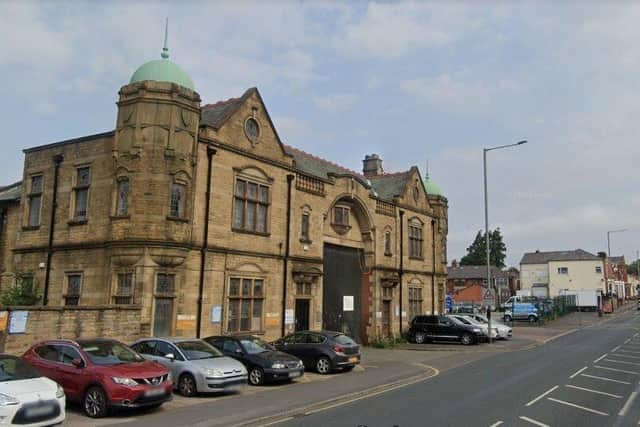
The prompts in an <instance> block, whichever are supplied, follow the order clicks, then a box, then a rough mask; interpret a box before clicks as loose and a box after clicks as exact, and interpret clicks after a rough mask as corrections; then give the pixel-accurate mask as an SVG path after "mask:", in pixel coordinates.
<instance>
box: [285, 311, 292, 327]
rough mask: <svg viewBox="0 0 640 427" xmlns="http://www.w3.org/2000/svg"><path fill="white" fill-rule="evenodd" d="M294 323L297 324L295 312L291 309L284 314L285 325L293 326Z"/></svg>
mask: <svg viewBox="0 0 640 427" xmlns="http://www.w3.org/2000/svg"><path fill="white" fill-rule="evenodd" d="M294 322H295V317H294V313H293V310H291V309H287V310H285V312H284V323H285V325H293V323H294Z"/></svg>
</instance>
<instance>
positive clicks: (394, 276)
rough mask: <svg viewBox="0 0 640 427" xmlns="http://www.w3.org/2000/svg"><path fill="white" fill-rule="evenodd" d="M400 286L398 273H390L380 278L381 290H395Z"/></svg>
mask: <svg viewBox="0 0 640 427" xmlns="http://www.w3.org/2000/svg"><path fill="white" fill-rule="evenodd" d="M399 284H400V276H398V273H391V274H388V275H386V276H383V277H381V278H380V286H382V287H383V288H395V287H396V286H398V285H399Z"/></svg>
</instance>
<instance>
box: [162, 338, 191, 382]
mask: <svg viewBox="0 0 640 427" xmlns="http://www.w3.org/2000/svg"><path fill="white" fill-rule="evenodd" d="M169 354H173V357H174V359H173V361H172V360H171V359H169V358H167V355H169ZM155 356H156V358H155V360H156V361H157V362H159V363H161V364H162V365H164V366H166V367H167V369H169V370H170V371H171V377H172V378H173V380H174V384H175V381H177V380H178V378H180V374H182V372H184V370H185V368H186V366H185V364H186V361H185V359H184V357H183V356H182V352H180V351H179V350H178V349H177V348H176V347H175V346H174V345H173V344H170V343H168V342H166V341H161V340H158V341H156V351H155Z"/></svg>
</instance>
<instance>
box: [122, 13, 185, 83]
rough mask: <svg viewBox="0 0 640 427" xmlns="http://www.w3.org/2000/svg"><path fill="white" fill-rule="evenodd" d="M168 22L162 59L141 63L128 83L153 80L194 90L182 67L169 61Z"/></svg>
mask: <svg viewBox="0 0 640 427" xmlns="http://www.w3.org/2000/svg"><path fill="white" fill-rule="evenodd" d="M168 28H169V24H168V22H167V26H166V28H165V32H164V47H163V48H162V54H161V55H160V56H161V57H162V59H156V60H154V61H149V62H147V63H146V64H143V65H142V66H141V67H140V68H138V69H137V70H136V72H135V73H133V75H132V76H131V80H130V81H129V83H137V82H142V81H145V80H153V81H156V82H170V83H176V84H179V85H180V86H184V87H186V88H189V89H191V90H195V88H194V85H193V80H191V77H189V75H188V74H187V73H186V72H184V70H183V69H182V68H180V67H179V66H178V65H176V64H174V63H173V62H171V61H169V49H168V48H167V34H168Z"/></svg>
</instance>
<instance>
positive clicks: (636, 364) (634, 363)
mask: <svg viewBox="0 0 640 427" xmlns="http://www.w3.org/2000/svg"><path fill="white" fill-rule="evenodd" d="M604 361H605V362H613V363H622V364H623V365H635V366H640V363H637V362H627V361H626V360H614V359H604Z"/></svg>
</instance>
